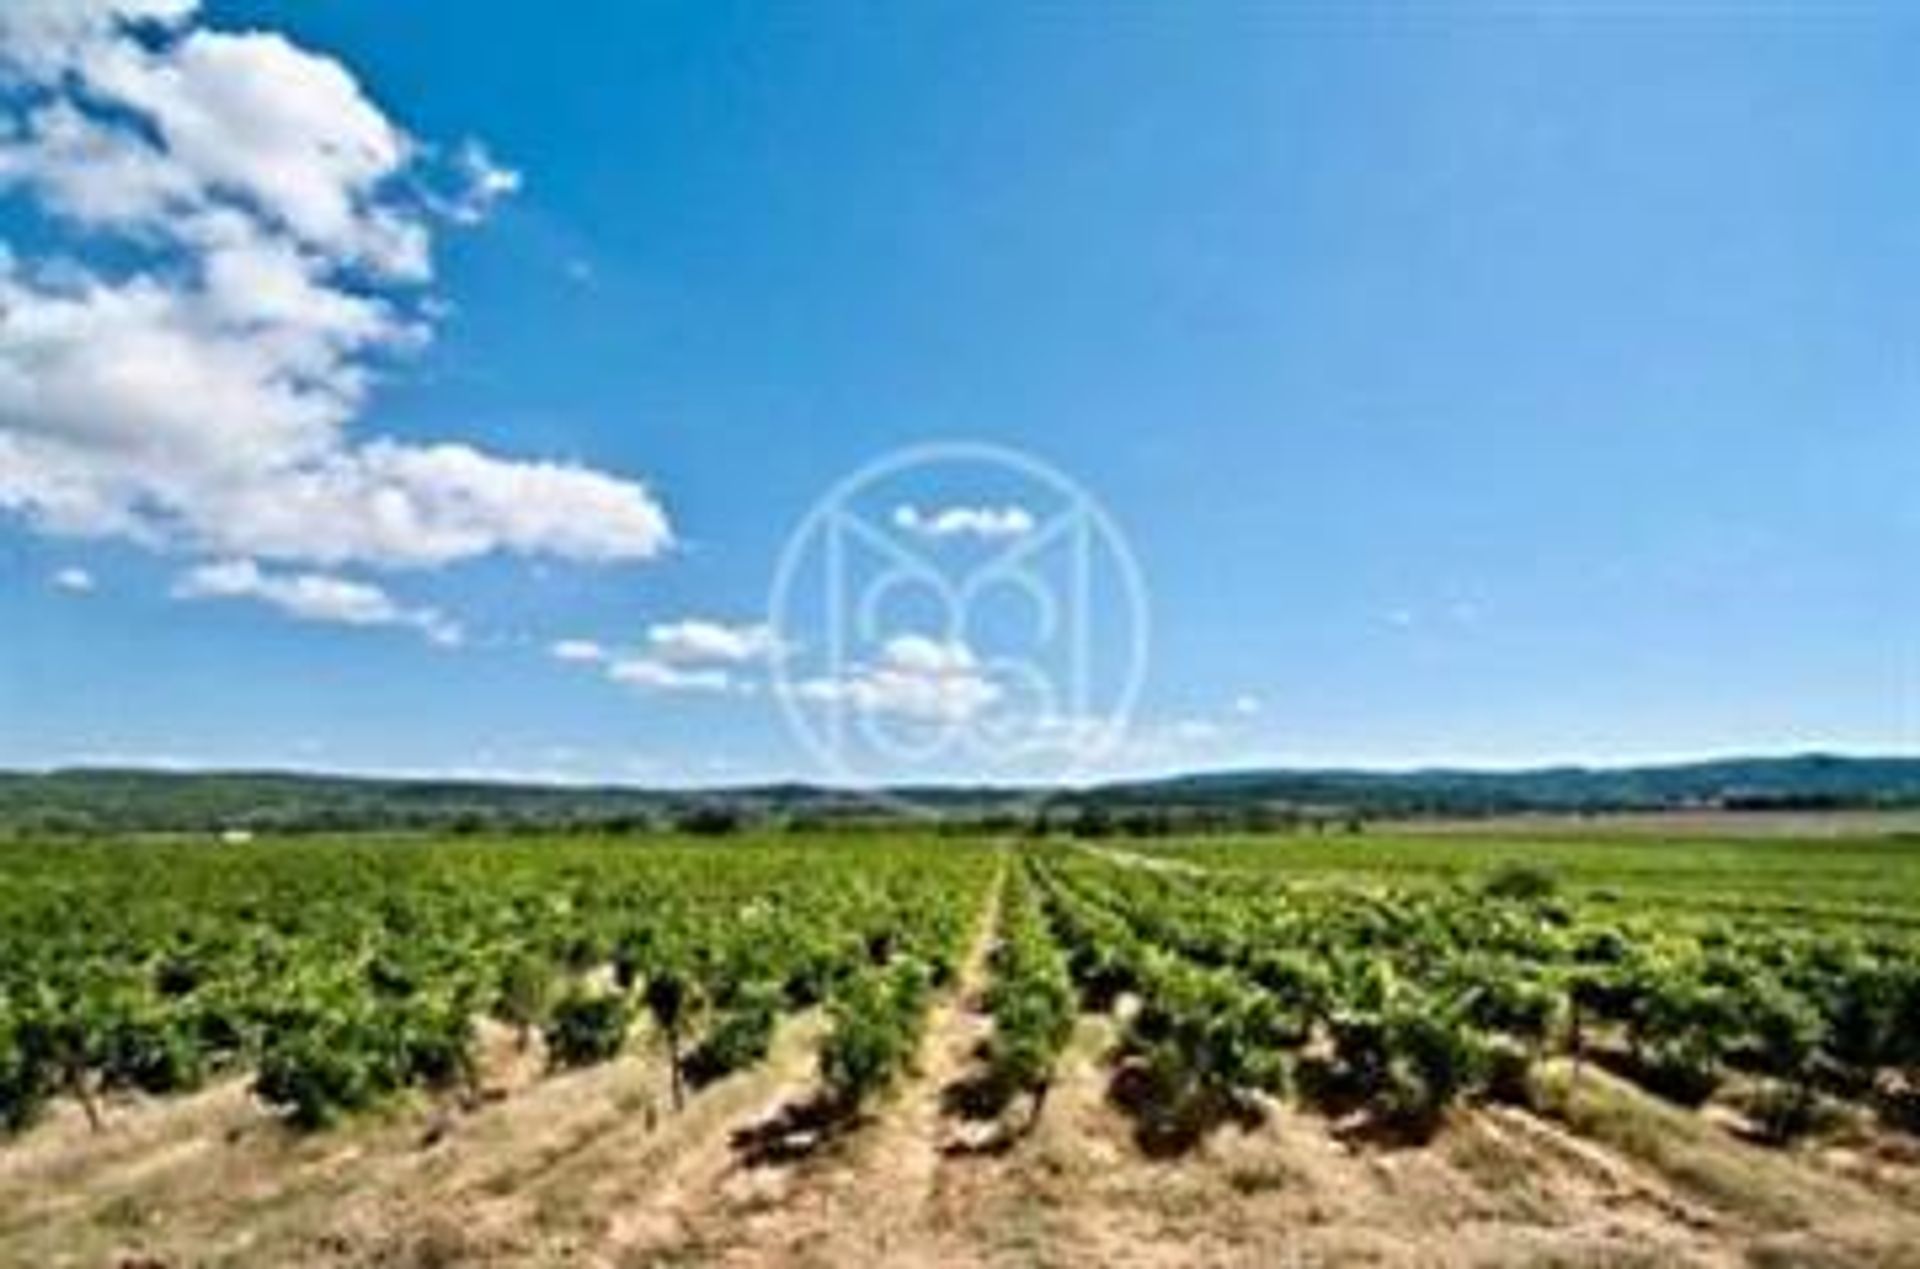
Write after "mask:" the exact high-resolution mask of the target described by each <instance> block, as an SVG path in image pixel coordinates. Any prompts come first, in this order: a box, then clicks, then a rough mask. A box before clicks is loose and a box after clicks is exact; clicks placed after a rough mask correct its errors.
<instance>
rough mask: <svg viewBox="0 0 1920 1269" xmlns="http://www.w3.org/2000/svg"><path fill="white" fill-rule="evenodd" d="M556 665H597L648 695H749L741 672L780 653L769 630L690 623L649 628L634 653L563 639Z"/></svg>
mask: <svg viewBox="0 0 1920 1269" xmlns="http://www.w3.org/2000/svg"><path fill="white" fill-rule="evenodd" d="M548 651H549V652H551V653H552V655H553V657H554V659H555V660H558V661H565V662H569V663H572V664H575V665H595V666H599V667H601V671H602V673H604V674H605V675H606V676H607V678H609V679H611V680H612V681H614V682H615V683H621V684H624V685H626V686H628V687H635V688H640V689H641V690H643V691H648V692H714V693H736V694H743V695H744V694H748V693H751V692H753V691H754V690H755V686H754V682H753V680H751V679H749V678H746V677H743V676H742V674H741V671H742V670H743V669H744V668H746V667H749V666H752V665H755V664H763V663H765V662H766V661H768V660H771V659H772V658H773V657H775V656H778V655H779V654H780V651H781V646H780V640H779V639H778V638H777V637H776V636H775V635H774V633H773V630H772V628H771V627H770V626H766V625H761V624H749V623H729V622H724V621H714V620H711V619H708V618H704V617H690V618H686V619H685V620H681V621H667V622H658V623H656V624H654V625H652V626H649V627H648V628H647V637H646V640H645V642H644V643H643V644H642V645H641V646H640V647H638V648H633V649H627V650H613V649H609V648H607V647H606V646H605V645H603V644H601V643H599V642H597V641H595V640H592V639H561V640H559V641H558V642H556V643H553V644H552V645H550V646H549V648H548Z"/></svg>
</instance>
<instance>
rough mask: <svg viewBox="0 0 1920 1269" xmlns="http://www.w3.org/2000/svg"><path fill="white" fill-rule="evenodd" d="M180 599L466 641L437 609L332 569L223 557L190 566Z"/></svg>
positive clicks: (444, 642)
mask: <svg viewBox="0 0 1920 1269" xmlns="http://www.w3.org/2000/svg"><path fill="white" fill-rule="evenodd" d="M173 595H174V597H175V598H176V599H249V600H254V601H257V602H259V603H263V604H267V605H268V606H270V607H273V608H276V609H278V610H280V611H281V612H283V613H286V614H287V615H288V616H290V617H294V618H297V619H299V620H301V621H314V622H326V623H331V624H335V625H346V626H401V627H406V628H409V629H413V630H417V631H419V632H420V634H421V635H423V636H424V637H425V638H426V639H427V640H428V641H429V642H430V643H434V644H437V645H439V646H442V647H452V646H455V645H458V644H460V643H462V642H463V641H464V640H465V632H464V631H463V630H462V628H461V626H460V623H458V622H457V621H454V620H453V619H452V618H450V617H448V616H447V615H446V614H444V613H442V612H440V611H439V610H438V609H434V608H416V607H408V606H406V605H404V604H401V603H400V602H398V601H397V600H395V599H394V598H393V596H392V595H390V594H388V593H387V592H386V591H385V590H383V589H381V588H380V587H378V586H375V585H373V584H372V583H370V582H361V581H355V580H353V579H351V578H345V577H338V576H335V575H333V574H329V573H273V572H267V571H265V570H263V569H262V568H261V567H260V566H259V565H258V564H256V563H255V562H254V561H252V560H222V561H218V562H216V563H211V564H202V565H199V566H197V567H195V568H193V569H190V570H188V571H187V572H186V573H185V574H183V575H182V576H181V577H180V578H179V580H178V581H177V582H176V583H175V584H174V588H173Z"/></svg>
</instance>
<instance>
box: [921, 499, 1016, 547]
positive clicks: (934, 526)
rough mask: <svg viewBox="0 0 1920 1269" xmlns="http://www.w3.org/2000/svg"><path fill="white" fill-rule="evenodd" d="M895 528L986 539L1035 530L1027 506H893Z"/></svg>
mask: <svg viewBox="0 0 1920 1269" xmlns="http://www.w3.org/2000/svg"><path fill="white" fill-rule="evenodd" d="M893 523H894V527H895V528H899V529H904V530H906V531H907V532H909V533H916V534H919V535H920V536H921V537H927V538H952V537H976V538H981V539H985V540H992V539H996V538H1017V537H1021V536H1023V535H1025V534H1028V533H1031V532H1033V528H1034V519H1033V513H1032V512H1030V511H1028V510H1027V509H1026V508H1025V507H1020V506H1005V507H942V508H938V509H929V510H926V511H922V510H920V509H919V508H918V507H914V506H911V505H905V504H903V505H901V506H898V507H895V508H894V509H893Z"/></svg>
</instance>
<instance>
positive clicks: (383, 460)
mask: <svg viewBox="0 0 1920 1269" xmlns="http://www.w3.org/2000/svg"><path fill="white" fill-rule="evenodd" d="M196 14H197V6H196V5H195V4H194V3H192V2H191V0H6V3H5V4H4V6H0V102H3V103H5V104H4V105H3V106H0V193H14V194H24V195H27V196H30V197H32V198H33V199H34V200H36V201H37V203H38V204H39V206H40V207H41V208H42V209H43V210H44V211H45V212H46V213H47V214H48V216H49V217H50V218H51V219H52V220H54V221H56V222H59V223H61V224H63V225H64V226H65V227H66V228H67V229H68V230H69V232H68V233H67V234H66V235H65V236H64V238H63V239H62V243H63V248H62V251H60V252H58V253H53V252H49V253H45V254H43V255H41V256H39V257H38V258H34V259H18V258H15V257H14V256H13V255H11V254H10V253H6V252H4V251H3V250H0V511H11V512H13V513H15V514H17V515H20V516H22V517H24V518H25V519H26V520H27V521H28V522H29V523H31V524H33V525H34V526H36V527H38V528H39V529H41V530H43V531H47V532H54V533H65V534H76V535H88V536H121V537H128V538H132V539H134V540H137V541H140V542H143V543H145V544H147V545H149V546H153V547H158V548H169V549H179V550H185V551H188V552H193V553H199V554H204V555H215V556H228V555H232V556H245V557H248V558H257V559H269V560H278V561H284V562H290V563H291V562H298V563H308V564H323V565H328V566H338V565H343V564H352V563H358V564H369V565H375V566H382V567H409V566H412V567H425V566H436V565H441V564H446V563H449V562H452V561H457V560H463V559H470V558H474V557H477V556H482V555H487V554H493V553H499V552H504V553H511V554H520V555H542V556H553V557H559V558H566V559H573V560H583V561H596V562H606V561H618V560H634V559H645V558H649V557H651V556H654V555H656V554H658V553H659V552H660V551H662V550H664V549H665V548H666V547H668V546H669V545H670V544H671V542H672V531H671V526H670V524H669V522H668V519H667V516H666V513H665V512H664V510H663V509H662V508H661V506H660V504H659V503H658V502H657V501H656V500H655V498H654V496H653V495H652V493H651V492H650V491H649V490H648V489H647V488H646V487H645V486H644V485H642V484H640V483H638V482H635V481H633V480H630V479H625V478H622V477H618V476H614V475H609V474H605V473H601V472H598V471H594V470H591V469H588V468H585V467H581V466H577V465H573V464H565V463H550V462H537V461H527V460H523V459H515V458H506V457H499V456H495V455H491V454H487V453H484V452H481V451H479V450H477V449H474V448H472V447H469V446H466V445H461V444H457V443H447V444H436V445H417V444H410V443H402V442H399V441H395V440H391V439H382V438H378V437H373V438H366V437H361V436H357V435H353V434H352V429H353V428H354V426H355V425H356V424H357V422H358V421H359V419H360V417H361V415H362V413H363V411H364V410H365V408H366V405H367V402H368V398H369V394H370V393H371V391H372V389H373V388H374V386H375V385H376V383H377V381H378V379H379V378H380V376H381V374H382V372H383V371H384V369H385V368H386V367H387V366H388V365H389V364H390V363H391V362H392V361H393V360H394V359H395V358H397V357H401V356H404V355H406V354H409V353H412V352H414V351H417V350H418V349H419V348H421V347H422V346H423V345H424V344H425V342H426V340H427V339H428V337H429V335H430V329H431V326H430V318H431V313H432V311H433V306H432V304H431V302H430V301H429V300H428V299H427V298H426V297H423V296H422V294H421V293H420V290H419V288H420V285H421V284H422V283H424V282H425V281H426V280H427V278H428V277H429V275H430V272H431V250H430V249H431V238H432V230H433V226H434V223H435V220H436V218H438V219H441V220H453V221H458V222H471V221H475V220H478V219H479V218H481V217H482V216H483V215H484V214H485V212H486V211H487V209H488V208H489V207H490V206H491V205H492V204H493V203H494V202H496V201H497V200H498V199H500V198H502V197H504V196H506V195H508V194H510V193H511V192H512V191H513V190H514V189H515V188H516V187H517V186H518V183H519V177H518V175H517V174H516V173H514V172H512V171H511V170H509V169H507V168H506V167H503V166H502V165H500V164H499V163H498V162H497V161H495V160H494V159H493V157H492V156H491V155H489V154H488V152H487V151H486V150H485V148H484V147H482V146H481V145H480V144H479V143H477V142H472V141H469V142H465V143H462V144H461V145H460V146H458V147H456V148H455V149H454V150H453V151H452V152H451V157H450V158H445V159H439V158H436V152H435V151H433V150H432V149H431V148H430V147H426V146H423V145H421V144H420V143H418V142H416V141H414V140H413V139H412V138H411V137H409V136H408V135H407V134H406V133H405V132H404V130H402V129H401V128H400V127H399V126H398V125H396V124H395V123H393V122H392V121H391V120H390V119H388V117H387V116H386V115H385V114H384V113H383V112H382V111H381V110H380V108H379V107H378V106H377V105H376V104H375V103H373V102H372V101H371V100H370V99H369V98H368V97H367V96H366V94H365V93H364V92H363V91H362V88H361V86H360V84H359V83H358V82H357V81H356V80H355V78H354V77H353V75H352V74H351V73H350V72H349V71H348V70H347V69H346V68H345V67H344V66H342V65H341V64H340V63H338V62H337V61H334V60H333V59H331V58H328V57H325V56H321V55H319V54H315V53H311V52H308V51H306V50H303V49H301V48H299V47H297V46H295V45H293V44H292V43H290V42H288V41H287V40H286V39H284V38H282V37H281V36H278V35H275V34H272V33H268V32H247V33H240V34H235V33H228V32H222V31H216V30H211V29H207V28H205V27H202V26H200V25H197V24H196V22H195V21H194V19H195V17H196ZM130 24H139V25H138V30H137V31H136V30H135V29H134V27H133V26H132V25H130ZM436 186H439V187H445V188H436Z"/></svg>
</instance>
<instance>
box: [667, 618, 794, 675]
mask: <svg viewBox="0 0 1920 1269" xmlns="http://www.w3.org/2000/svg"><path fill="white" fill-rule="evenodd" d="M647 645H648V647H649V648H651V649H652V651H653V654H654V655H655V656H657V657H659V658H660V659H662V660H665V661H673V662H681V663H692V662H703V661H708V662H711V661H717V662H722V663H725V664H730V665H738V664H744V663H746V662H750V661H764V660H767V659H768V658H770V657H772V656H774V655H776V654H777V653H778V652H779V650H780V641H779V639H778V638H776V637H775V635H774V633H773V628H772V627H771V626H767V625H764V624H760V625H728V624H726V623H725V622H719V621H707V620H704V619H702V618H697V617H696V618H690V619H688V620H685V621H673V622H664V623H662V624H659V625H655V626H652V627H650V628H649V629H648V630H647Z"/></svg>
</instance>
